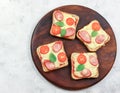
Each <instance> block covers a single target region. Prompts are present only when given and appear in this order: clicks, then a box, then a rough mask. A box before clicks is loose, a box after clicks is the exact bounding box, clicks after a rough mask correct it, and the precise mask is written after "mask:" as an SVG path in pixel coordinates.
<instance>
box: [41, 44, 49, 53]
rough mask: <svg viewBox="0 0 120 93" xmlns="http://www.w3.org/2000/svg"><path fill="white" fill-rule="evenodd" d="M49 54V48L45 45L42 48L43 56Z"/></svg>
mask: <svg viewBox="0 0 120 93" xmlns="http://www.w3.org/2000/svg"><path fill="white" fill-rule="evenodd" d="M48 52H49V47H48V46H47V45H43V46H41V47H40V53H41V54H47V53H48Z"/></svg>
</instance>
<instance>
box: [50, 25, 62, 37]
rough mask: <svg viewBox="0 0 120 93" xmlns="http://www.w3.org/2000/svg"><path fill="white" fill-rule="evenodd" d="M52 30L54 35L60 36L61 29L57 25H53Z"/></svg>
mask: <svg viewBox="0 0 120 93" xmlns="http://www.w3.org/2000/svg"><path fill="white" fill-rule="evenodd" d="M51 30H52V34H53V35H58V34H60V30H61V28H60V27H59V26H57V25H52V28H51Z"/></svg>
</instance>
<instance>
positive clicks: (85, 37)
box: [78, 31, 91, 43]
mask: <svg viewBox="0 0 120 93" xmlns="http://www.w3.org/2000/svg"><path fill="white" fill-rule="evenodd" d="M78 35H79V36H80V37H81V39H82V40H83V41H85V42H86V43H90V42H91V38H90V35H89V34H88V32H87V31H80V32H78Z"/></svg>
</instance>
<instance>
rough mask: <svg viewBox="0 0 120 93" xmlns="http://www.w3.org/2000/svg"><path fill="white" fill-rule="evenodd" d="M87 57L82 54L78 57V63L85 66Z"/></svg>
mask: <svg viewBox="0 0 120 93" xmlns="http://www.w3.org/2000/svg"><path fill="white" fill-rule="evenodd" d="M86 60H87V59H86V56H85V55H83V54H80V55H79V56H78V58H77V61H78V63H79V64H85V63H86Z"/></svg>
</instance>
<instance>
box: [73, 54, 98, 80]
mask: <svg viewBox="0 0 120 93" xmlns="http://www.w3.org/2000/svg"><path fill="white" fill-rule="evenodd" d="M98 67H99V62H98V59H97V55H96V53H72V55H71V76H72V78H73V79H75V80H78V79H83V78H97V77H98V76H99V71H98Z"/></svg>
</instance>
